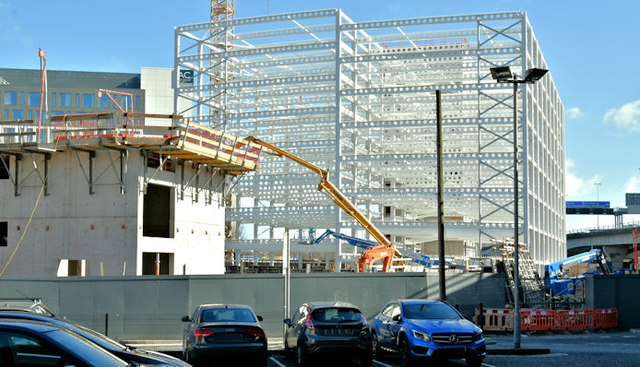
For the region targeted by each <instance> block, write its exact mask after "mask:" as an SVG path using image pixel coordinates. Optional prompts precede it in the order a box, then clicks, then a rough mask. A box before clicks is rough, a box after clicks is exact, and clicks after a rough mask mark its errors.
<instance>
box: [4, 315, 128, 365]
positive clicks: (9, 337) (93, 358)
mask: <svg viewBox="0 0 640 367" xmlns="http://www.w3.org/2000/svg"><path fill="white" fill-rule="evenodd" d="M0 346H1V348H0V366H3V367H14V366H15V367H17V366H74V367H94V366H101V367H131V366H132V365H130V364H129V363H127V362H125V361H123V360H122V359H120V358H118V357H116V356H114V355H113V354H111V353H108V352H107V351H105V350H104V349H102V348H100V347H99V346H97V345H95V344H94V343H92V342H90V341H88V340H87V339H85V338H82V337H80V336H78V335H76V334H74V333H72V332H71V331H69V330H67V329H65V328H63V327H60V326H57V325H53V324H50V323H47V322H38V321H31V320H17V319H1V318H0Z"/></svg>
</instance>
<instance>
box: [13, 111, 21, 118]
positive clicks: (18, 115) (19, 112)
mask: <svg viewBox="0 0 640 367" xmlns="http://www.w3.org/2000/svg"><path fill="white" fill-rule="evenodd" d="M13 119H14V120H24V111H23V110H13Z"/></svg>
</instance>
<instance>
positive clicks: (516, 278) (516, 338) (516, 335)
mask: <svg viewBox="0 0 640 367" xmlns="http://www.w3.org/2000/svg"><path fill="white" fill-rule="evenodd" d="M513 79H517V77H516V75H515V74H514V76H513ZM518 196H519V195H518V83H517V82H514V83H513V248H514V251H515V255H514V267H515V269H514V272H513V282H514V286H515V291H514V293H515V295H514V297H513V299H514V302H513V314H514V320H513V321H514V323H513V347H514V348H518V349H519V348H520V270H519V269H520V248H519V247H518V246H519V245H518V232H519V228H518V227H519V226H518V224H519V220H518V202H519V197H518Z"/></svg>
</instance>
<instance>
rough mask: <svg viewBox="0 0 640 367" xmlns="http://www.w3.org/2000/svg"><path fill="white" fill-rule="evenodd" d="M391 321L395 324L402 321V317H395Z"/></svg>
mask: <svg viewBox="0 0 640 367" xmlns="http://www.w3.org/2000/svg"><path fill="white" fill-rule="evenodd" d="M391 320H393V321H395V322H400V321H402V315H395V316H393V317H392V318H391Z"/></svg>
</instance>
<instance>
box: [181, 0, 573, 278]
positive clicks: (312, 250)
mask: <svg viewBox="0 0 640 367" xmlns="http://www.w3.org/2000/svg"><path fill="white" fill-rule="evenodd" d="M231 15H232V14H231ZM227 17H229V14H227ZM175 57H176V65H175V74H176V75H178V74H179V72H180V71H181V70H190V71H192V72H193V75H194V77H193V80H192V82H191V81H190V83H189V84H187V83H180V81H179V80H176V83H177V85H178V88H177V91H176V92H177V93H176V99H178V98H181V99H186V100H190V101H193V105H192V106H190V107H189V108H187V109H186V110H185V111H181V110H178V111H176V112H177V113H186V112H190V113H192V114H193V119H194V121H197V122H199V123H201V124H204V125H209V126H212V127H215V128H217V129H220V130H222V131H227V132H230V133H232V134H236V135H239V136H249V135H252V136H256V137H259V138H260V139H262V140H264V141H267V142H269V143H271V144H273V145H275V146H278V147H279V148H282V149H285V150H287V151H288V152H290V153H291V154H292V155H295V156H298V157H301V158H302V159H304V160H306V161H308V162H311V163H313V164H314V165H316V166H318V167H321V168H323V169H325V170H327V171H328V172H329V178H328V179H329V181H331V182H332V183H333V184H334V185H335V186H336V187H337V188H338V189H339V190H340V191H342V193H344V195H345V196H346V197H348V199H349V200H350V201H351V202H352V203H353V206H354V207H356V208H357V210H359V211H360V212H361V213H362V214H363V215H364V216H365V217H366V218H368V219H369V220H370V221H371V223H372V224H373V225H374V226H375V227H377V229H379V230H380V231H381V232H382V233H384V235H385V236H386V237H387V238H388V239H389V240H390V241H391V242H392V243H394V244H395V245H396V246H397V247H398V248H401V249H404V250H407V251H412V252H416V253H421V254H424V255H430V256H433V255H435V254H436V253H437V249H436V244H437V233H438V231H437V213H436V208H437V200H436V195H437V187H436V183H437V175H436V168H437V167H436V139H435V137H436V97H435V94H436V93H435V92H436V91H437V90H439V91H441V92H442V119H443V125H442V126H443V127H442V136H443V138H442V139H443V175H444V188H443V190H444V218H445V237H446V247H447V255H449V256H455V257H462V258H480V257H482V256H493V255H494V253H493V251H492V245H491V240H495V239H499V240H502V239H504V238H513V232H514V202H515V201H514V186H513V177H514V150H513V146H514V142H513V137H514V134H513V133H514V131H513V109H514V107H515V106H513V103H512V101H511V99H512V98H513V90H512V86H511V84H508V83H496V81H495V80H493V79H492V77H491V73H490V68H492V67H495V66H510V67H511V68H512V69H513V70H514V73H515V74H517V75H521V76H523V75H524V73H525V71H526V70H527V69H529V68H531V67H539V68H546V63H545V60H544V57H543V56H542V52H541V51H540V48H539V47H538V44H537V41H536V38H535V36H534V33H533V30H532V28H531V25H530V24H529V21H528V19H527V17H526V14H525V13H522V12H514V13H496V14H479V15H465V16H446V17H430V18H415V19H398V20H384V21H367V22H358V21H354V20H352V19H350V18H349V16H348V15H347V14H345V13H344V12H343V11H341V10H334V9H331V10H322V11H310V12H300V13H291V14H280V15H272V16H263V17H254V18H244V19H233V18H232V17H231V18H229V19H222V20H220V21H215V19H212V22H211V23H202V24H192V25H185V26H180V27H177V28H176V54H175ZM517 99H518V101H517V104H518V107H517V118H518V129H519V130H520V131H519V133H518V141H517V145H518V148H519V150H518V152H519V153H518V154H519V156H518V159H519V161H520V164H519V167H518V170H519V172H518V173H519V176H520V177H521V178H522V179H521V180H518V186H517V187H518V198H519V200H518V204H519V207H520V208H521V210H520V212H519V213H518V218H519V219H518V222H519V223H518V225H519V228H520V231H519V233H520V239H521V241H524V242H525V243H527V244H528V245H529V249H530V253H531V256H532V259H533V260H534V261H535V263H536V264H538V265H540V266H541V264H544V263H548V262H550V261H555V260H558V259H561V258H563V257H564V256H565V254H566V239H565V228H564V223H565V221H564V110H563V106H562V102H561V100H560V97H559V95H558V92H557V91H556V89H555V86H554V83H553V79H552V77H550V76H547V77H545V78H543V79H542V80H540V82H539V83H537V84H536V85H528V86H526V87H522V88H521V89H520V91H519V92H518V96H517ZM318 182H319V177H318V175H317V174H316V173H314V172H312V171H310V170H309V169H308V168H306V167H304V166H301V165H300V164H298V163H297V162H295V161H292V160H288V159H283V158H282V157H278V156H273V155H263V156H262V158H261V165H260V169H259V170H257V171H256V172H255V173H251V174H249V175H246V176H245V177H244V178H242V180H240V182H239V183H238V185H237V186H236V188H235V189H234V192H233V194H232V206H231V207H230V208H228V210H227V212H226V221H227V222H228V223H229V226H228V227H229V228H228V230H229V232H228V238H227V240H226V248H227V250H228V251H230V252H231V253H232V254H231V255H230V258H229V259H228V262H229V261H232V262H233V265H235V266H241V265H242V264H243V263H247V264H248V265H257V264H258V263H270V264H273V263H274V259H276V260H275V261H277V259H278V258H279V256H281V247H282V244H281V243H282V236H283V233H284V231H285V230H287V231H288V233H289V236H290V237H291V238H292V241H293V242H294V244H293V245H292V246H293V253H295V254H296V259H297V262H296V266H298V267H299V268H303V267H305V266H307V264H310V265H311V266H313V268H314V269H320V270H325V271H326V270H331V269H333V270H334V271H340V270H349V269H351V270H354V269H355V264H354V263H355V262H357V261H358V258H359V253H358V252H357V247H356V246H351V245H349V244H348V243H347V242H340V241H338V240H336V239H333V238H327V239H326V241H325V242H329V243H328V244H327V243H323V244H322V245H321V244H317V243H316V245H315V246H306V245H305V244H310V243H312V242H314V241H313V238H311V240H310V237H313V232H314V231H317V233H318V234H320V233H322V231H323V230H325V229H331V230H333V231H334V232H338V233H341V234H345V235H350V236H354V237H356V238H361V239H368V240H373V241H375V240H376V239H375V238H374V236H372V235H371V234H370V233H368V232H367V231H366V229H365V228H363V226H361V225H360V223H358V221H357V220H354V218H352V217H351V216H350V215H348V214H347V213H345V212H344V211H343V210H342V209H341V208H340V207H339V206H338V205H334V204H333V203H332V199H330V198H329V199H328V198H327V196H326V195H325V193H323V192H320V191H318V190H316V188H317V186H318ZM310 231H311V233H312V235H311V236H310V235H309V233H310ZM330 237H331V236H330ZM378 242H379V241H378Z"/></svg>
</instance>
